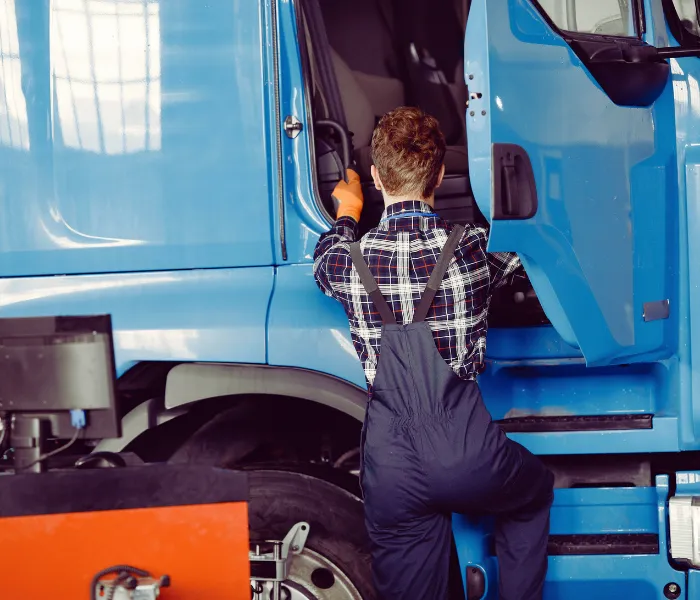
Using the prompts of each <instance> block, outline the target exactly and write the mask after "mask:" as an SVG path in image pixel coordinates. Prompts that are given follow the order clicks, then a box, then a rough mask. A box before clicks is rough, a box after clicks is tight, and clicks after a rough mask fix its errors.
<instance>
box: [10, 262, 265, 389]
mask: <svg viewBox="0 0 700 600" xmlns="http://www.w3.org/2000/svg"><path fill="white" fill-rule="evenodd" d="M273 280H274V273H273V269H272V267H257V268H249V269H212V270H200V271H170V272H167V271H166V272H160V273H130V274H111V275H85V276H67V277H34V278H17V279H0V317H16V316H22V317H25V316H40V315H54V314H62V315H85V314H95V313H109V314H111V315H112V321H113V328H114V332H115V334H114V337H115V340H114V345H115V360H116V365H117V373H118V375H121V374H123V373H124V372H125V371H126V370H127V369H128V368H129V367H131V366H132V365H133V364H134V363H137V362H140V361H144V360H157V361H170V360H172V361H212V362H216V361H219V362H241V363H259V364H262V363H264V362H265V325H266V318H267V309H268V304H269V300H270V295H271V293H272V286H273Z"/></svg>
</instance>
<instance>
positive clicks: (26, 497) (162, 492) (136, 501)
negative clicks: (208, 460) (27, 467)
mask: <svg viewBox="0 0 700 600" xmlns="http://www.w3.org/2000/svg"><path fill="white" fill-rule="evenodd" d="M247 500H248V476H247V474H246V473H244V472H241V471H231V470H228V469H218V468H214V467H204V466H173V465H162V464H161V465H147V466H144V467H123V468H107V469H87V470H82V469H80V470H67V471H50V472H48V473H42V474H41V475H35V474H26V475H3V476H0V515H2V516H3V517H21V516H30V515H55V514H61V513H76V512H96V511H105V510H124V509H133V508H155V507H164V506H188V505H199V504H221V503H226V502H246V501H247Z"/></svg>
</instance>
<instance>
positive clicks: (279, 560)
mask: <svg viewBox="0 0 700 600" xmlns="http://www.w3.org/2000/svg"><path fill="white" fill-rule="evenodd" d="M309 529H310V527H309V524H308V523H306V522H304V521H301V522H300V523H297V524H296V525H294V526H293V527H292V528H291V529H290V530H289V532H288V533H287V535H286V536H284V539H283V540H282V541H280V540H268V541H266V542H265V545H266V546H269V545H271V546H272V552H269V551H268V552H262V551H261V544H255V545H254V547H253V548H252V549H251V550H250V551H249V553H248V558H249V560H250V575H251V577H250V585H251V588H252V592H253V598H255V599H256V600H257V599H260V600H262V599H263V598H265V597H266V596H264V595H263V594H264V593H265V586H264V585H263V584H264V583H267V582H271V583H272V591H273V596H272V597H273V598H275V599H277V598H280V585H281V583H282V582H283V581H285V580H286V579H287V574H288V572H289V565H288V560H289V558H290V553H291V555H292V556H294V555H296V554H301V552H302V550H304V546H305V545H306V539H307V538H308V537H309Z"/></svg>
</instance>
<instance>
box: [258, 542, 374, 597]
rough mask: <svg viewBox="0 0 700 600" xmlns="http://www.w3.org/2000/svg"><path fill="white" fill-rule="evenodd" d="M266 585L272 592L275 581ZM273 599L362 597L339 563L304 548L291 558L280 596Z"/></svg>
mask: <svg viewBox="0 0 700 600" xmlns="http://www.w3.org/2000/svg"><path fill="white" fill-rule="evenodd" d="M265 587H266V588H267V591H268V593H269V590H270V589H271V587H272V584H267V585H266V586H265ZM267 597H270V598H272V595H271V594H270V596H267ZM274 600H362V596H361V595H360V592H358V591H357V588H356V587H355V586H354V585H353V583H352V581H351V580H350V578H349V577H348V576H347V575H346V574H345V573H343V571H342V570H341V569H340V568H339V567H338V566H337V565H336V564H334V563H333V562H332V561H330V560H328V559H327V558H326V557H325V556H323V555H322V554H319V553H318V552H314V551H313V550H310V549H309V548H304V550H302V552H301V554H297V555H295V556H293V557H290V559H289V571H288V573H287V580H286V581H285V582H284V583H283V584H282V594H281V598H279V599H277V598H275V599H274Z"/></svg>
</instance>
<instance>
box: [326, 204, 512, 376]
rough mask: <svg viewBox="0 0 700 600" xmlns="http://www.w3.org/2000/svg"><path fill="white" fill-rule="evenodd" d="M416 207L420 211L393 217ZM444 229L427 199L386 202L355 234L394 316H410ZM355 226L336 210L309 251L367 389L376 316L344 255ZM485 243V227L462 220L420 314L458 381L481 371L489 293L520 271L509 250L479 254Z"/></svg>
mask: <svg viewBox="0 0 700 600" xmlns="http://www.w3.org/2000/svg"><path fill="white" fill-rule="evenodd" d="M417 212H419V213H425V214H426V216H425V217H422V216H411V215H410V214H407V215H406V216H401V214H402V213H417ZM451 230H452V226H451V225H450V224H449V223H448V222H447V221H444V220H442V219H440V218H439V217H437V216H435V215H434V213H433V210H432V208H431V207H430V206H429V205H427V204H426V203H424V202H418V201H411V202H400V203H397V204H392V205H390V206H389V207H388V208H387V209H386V210H385V211H384V215H383V216H382V220H381V221H380V223H379V225H378V227H376V228H375V229H372V230H371V231H369V232H368V233H367V234H366V235H365V236H364V237H363V238H362V240H361V248H362V254H363V256H364V257H365V260H366V261H367V264H368V265H369V269H370V271H371V272H372V275H374V277H375V279H376V280H377V284H378V286H379V289H380V290H381V292H382V294H383V296H384V297H385V298H386V300H387V302H388V303H389V306H390V307H391V309H392V311H393V312H394V315H395V316H396V321H397V322H398V323H410V322H411V320H412V319H413V312H414V310H415V308H416V306H417V305H418V302H419V300H420V297H421V295H422V294H423V290H424V289H425V286H426V285H427V283H428V279H429V278H430V273H431V271H432V269H433V267H434V266H435V264H436V263H437V260H438V257H439V255H440V251H441V250H442V247H443V246H444V245H445V242H446V241H447V238H448V236H449V234H450V231H451ZM357 231H358V227H357V223H356V221H355V220H354V219H353V218H351V217H341V218H340V219H338V220H337V221H336V223H335V225H334V226H333V228H332V229H331V230H330V231H328V232H327V233H325V234H323V236H321V239H320V240H319V242H318V245H317V246H316V251H315V253H314V276H315V278H316V282H317V284H318V286H319V287H320V288H321V290H322V291H323V292H324V293H325V294H327V295H328V296H331V297H332V298H335V299H336V300H339V301H340V302H341V304H342V305H343V308H344V309H345V313H346V314H347V316H348V321H349V322H350V333H351V335H352V341H353V344H354V346H355V350H356V351H357V354H358V356H359V357H360V361H361V362H362V366H363V368H364V371H365V376H366V378H367V382H368V384H369V386H370V390H371V387H372V383H373V381H374V376H375V374H376V372H377V362H378V359H379V344H380V340H381V332H382V320H381V317H380V316H379V313H378V312H377V311H376V309H375V307H374V304H373V303H372V301H371V299H370V297H369V295H368V294H367V292H366V291H365V289H364V287H363V286H362V283H361V282H360V278H359V276H358V274H357V271H356V270H355V269H354V268H353V265H352V260H351V259H350V244H351V243H353V242H355V241H356V238H357ZM486 242H487V231H486V230H485V229H483V228H481V227H474V226H469V227H467V229H466V231H465V232H464V237H463V238H462V240H461V242H460V244H459V245H458V246H457V250H456V251H455V258H454V260H453V261H452V262H451V263H450V266H449V268H448V270H447V274H446V275H445V277H444V279H443V281H442V285H441V286H440V289H439V291H438V293H437V295H436V296H435V300H434V301H433V304H432V307H431V309H430V311H429V312H428V316H427V318H426V322H427V323H428V325H429V327H430V329H431V330H432V332H433V337H434V338H435V345H436V346H437V349H438V351H439V352H440V354H441V356H442V357H443V358H444V359H445V361H446V362H447V364H448V365H450V367H451V368H452V369H453V371H454V372H455V373H456V374H457V375H458V376H459V377H460V378H462V379H466V380H470V379H475V378H476V376H477V375H478V374H479V373H480V372H481V371H482V370H483V365H484V354H485V351H486V330H487V319H486V317H487V313H488V307H489V300H490V297H491V293H492V292H493V290H495V289H496V288H498V287H500V286H502V285H504V284H505V283H507V282H510V281H512V280H513V279H514V278H515V277H518V276H519V275H520V271H521V269H520V266H521V265H520V259H519V258H518V256H517V255H515V254H509V253H487V252H486Z"/></svg>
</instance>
